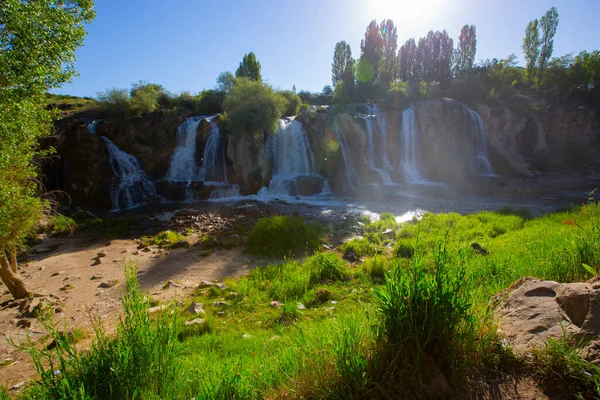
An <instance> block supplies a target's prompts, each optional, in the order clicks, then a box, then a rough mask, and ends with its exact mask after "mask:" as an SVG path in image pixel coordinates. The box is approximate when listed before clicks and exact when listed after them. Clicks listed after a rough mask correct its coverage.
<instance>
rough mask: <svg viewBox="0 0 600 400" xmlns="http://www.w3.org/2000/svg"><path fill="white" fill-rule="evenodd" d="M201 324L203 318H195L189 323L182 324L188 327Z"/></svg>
mask: <svg viewBox="0 0 600 400" xmlns="http://www.w3.org/2000/svg"><path fill="white" fill-rule="evenodd" d="M203 323H204V319H203V318H196V319H193V320H191V321H185V322H184V323H183V324H184V325H188V326H189V325H199V324H203Z"/></svg>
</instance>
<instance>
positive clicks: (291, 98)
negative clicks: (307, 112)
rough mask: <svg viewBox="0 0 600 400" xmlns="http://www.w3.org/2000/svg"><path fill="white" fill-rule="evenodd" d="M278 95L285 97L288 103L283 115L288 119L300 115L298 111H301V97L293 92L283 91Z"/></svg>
mask: <svg viewBox="0 0 600 400" xmlns="http://www.w3.org/2000/svg"><path fill="white" fill-rule="evenodd" d="M278 93H279V94H280V95H282V96H283V97H285V99H286V102H287V104H286V106H285V109H284V112H283V115H284V116H286V117H292V116H294V115H296V114H298V110H299V109H300V105H301V104H302V99H301V98H300V96H298V95H297V94H296V93H294V92H292V91H291V90H283V91H281V92H278Z"/></svg>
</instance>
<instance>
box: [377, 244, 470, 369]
mask: <svg viewBox="0 0 600 400" xmlns="http://www.w3.org/2000/svg"><path fill="white" fill-rule="evenodd" d="M446 240H447V238H446ZM432 257H433V260H432V261H433V265H432V266H431V267H428V265H427V263H426V260H425V258H424V257H423V256H422V255H420V254H419V255H416V256H415V257H414V258H413V260H412V262H411V263H410V265H409V266H408V267H407V268H403V267H401V266H400V264H398V263H396V264H395V265H394V266H393V267H392V271H391V272H390V273H388V274H386V283H385V287H384V288H381V289H379V288H376V289H375V295H376V299H377V303H378V307H379V314H380V321H381V322H380V330H379V340H380V341H381V343H382V350H381V351H382V353H381V354H380V356H381V357H382V358H383V359H384V360H386V361H384V362H383V364H384V365H386V367H384V368H385V370H388V367H389V369H396V368H400V369H401V370H405V371H406V373H407V375H413V376H417V377H420V376H421V374H422V373H423V372H424V369H423V367H424V365H425V362H426V361H427V363H432V362H433V363H434V366H435V367H438V368H441V369H442V371H444V372H447V373H449V372H453V371H454V368H455V366H456V365H457V362H458V361H459V360H458V358H459V354H457V349H458V348H459V347H460V341H461V340H464V337H463V333H465V332H466V333H467V334H468V333H472V331H471V329H470V328H471V327H470V326H469V322H470V321H471V320H470V317H469V309H470V307H471V303H470V299H469V291H468V286H467V282H466V281H465V279H464V277H465V269H464V268H463V267H461V266H460V265H450V263H449V261H450V258H449V253H448V251H447V249H446V245H445V241H442V242H439V243H438V244H437V245H436V247H435V248H434V249H433V254H432ZM389 363H395V365H389ZM430 366H431V365H430Z"/></svg>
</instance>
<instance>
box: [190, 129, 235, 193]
mask: <svg viewBox="0 0 600 400" xmlns="http://www.w3.org/2000/svg"><path fill="white" fill-rule="evenodd" d="M214 119H215V117H210V118H207V121H208V122H209V123H210V127H211V131H210V134H209V135H208V139H207V140H206V145H205V146H204V156H203V158H202V159H203V161H202V169H201V171H200V177H201V180H203V181H205V182H216V183H227V167H226V164H225V160H226V157H227V156H226V148H225V146H224V143H223V138H222V137H221V132H220V130H219V126H218V125H217V124H216V123H215V122H213V121H214ZM194 142H195V140H194Z"/></svg>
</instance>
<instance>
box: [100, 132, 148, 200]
mask: <svg viewBox="0 0 600 400" xmlns="http://www.w3.org/2000/svg"><path fill="white" fill-rule="evenodd" d="M101 139H102V140H103V141H104V144H105V145H106V150H107V151H108V160H109V163H110V166H111V168H112V170H113V172H114V173H115V178H117V179H118V184H116V185H114V186H113V189H112V191H111V193H110V197H111V201H112V208H113V210H114V211H116V210H125V209H128V208H133V207H137V206H140V205H143V204H145V203H146V201H147V200H148V199H149V198H153V197H155V196H156V192H155V191H154V185H153V184H152V182H150V181H148V179H147V178H146V174H144V171H143V170H142V167H141V166H140V163H139V162H138V160H137V159H136V158H135V157H134V156H132V155H131V154H128V153H125V152H124V151H123V150H121V149H119V148H118V147H117V145H115V144H114V143H113V142H112V141H110V139H108V138H106V137H104V136H102V137H101Z"/></svg>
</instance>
